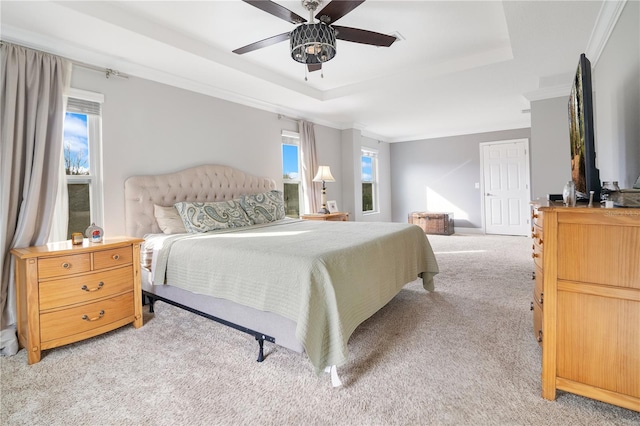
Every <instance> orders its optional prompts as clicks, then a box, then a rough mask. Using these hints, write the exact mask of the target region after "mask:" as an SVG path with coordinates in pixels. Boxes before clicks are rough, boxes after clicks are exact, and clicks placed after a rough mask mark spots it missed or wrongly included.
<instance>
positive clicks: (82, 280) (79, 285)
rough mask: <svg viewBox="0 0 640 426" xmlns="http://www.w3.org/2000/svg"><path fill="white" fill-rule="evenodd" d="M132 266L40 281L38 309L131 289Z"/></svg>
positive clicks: (86, 300)
mask: <svg viewBox="0 0 640 426" xmlns="http://www.w3.org/2000/svg"><path fill="white" fill-rule="evenodd" d="M132 278H133V266H125V267H124V268H118V269H114V270H111V271H102V272H95V273H93V274H87V275H81V276H77V277H73V278H66V279H59V280H51V281H43V282H41V283H40V310H47V309H53V308H58V307H61V306H67V305H74V304H77V303H86V302H91V301H93V300H96V299H100V298H104V297H109V296H113V295H116V294H119V293H124V292H126V291H131V290H132V289H133V286H132V284H131V280H132Z"/></svg>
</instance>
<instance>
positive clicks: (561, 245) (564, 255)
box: [532, 202, 640, 411]
mask: <svg viewBox="0 0 640 426" xmlns="http://www.w3.org/2000/svg"><path fill="white" fill-rule="evenodd" d="M532 224H533V226H532V237H533V254H532V256H533V259H534V265H535V285H534V292H533V298H534V301H533V303H532V308H533V313H534V315H533V323H534V335H535V338H536V339H538V342H539V343H540V345H541V346H542V396H543V397H544V398H546V399H550V400H553V399H555V398H556V391H557V390H562V391H567V392H571V393H575V394H578V395H582V396H586V397H589V398H593V399H597V400H600V401H604V402H607V403H611V404H615V405H618V406H621V407H625V408H628V409H631V410H636V411H640V209H604V208H600V207H592V208H588V207H562V206H559V205H554V204H553V203H549V202H544V203H534V205H533V220H532Z"/></svg>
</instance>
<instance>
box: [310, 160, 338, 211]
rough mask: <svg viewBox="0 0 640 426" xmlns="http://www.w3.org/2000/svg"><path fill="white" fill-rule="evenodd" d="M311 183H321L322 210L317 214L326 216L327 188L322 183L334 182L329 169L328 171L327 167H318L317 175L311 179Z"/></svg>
mask: <svg viewBox="0 0 640 426" xmlns="http://www.w3.org/2000/svg"><path fill="white" fill-rule="evenodd" d="M313 181H314V182H322V208H321V209H320V211H319V212H318V213H323V214H328V213H329V209H327V187H326V186H325V184H324V183H325V182H335V181H336V180H335V179H334V177H333V175H332V174H331V169H329V166H319V167H318V173H316V177H314V178H313Z"/></svg>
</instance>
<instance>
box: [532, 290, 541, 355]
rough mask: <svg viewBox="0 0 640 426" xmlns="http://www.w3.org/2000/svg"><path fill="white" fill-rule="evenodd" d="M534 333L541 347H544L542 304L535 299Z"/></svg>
mask: <svg viewBox="0 0 640 426" xmlns="http://www.w3.org/2000/svg"><path fill="white" fill-rule="evenodd" d="M533 334H534V337H535V338H536V340H537V341H538V344H539V345H540V347H542V306H540V305H539V304H538V302H537V301H535V300H534V301H533Z"/></svg>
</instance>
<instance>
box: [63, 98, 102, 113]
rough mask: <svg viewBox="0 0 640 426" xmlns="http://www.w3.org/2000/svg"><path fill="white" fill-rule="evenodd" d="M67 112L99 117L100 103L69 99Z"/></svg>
mask: <svg viewBox="0 0 640 426" xmlns="http://www.w3.org/2000/svg"><path fill="white" fill-rule="evenodd" d="M67 112H77V113H80V114H88V115H100V114H101V112H102V104H101V103H100V102H94V101H88V100H85V99H78V98H72V97H69V98H67Z"/></svg>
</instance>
